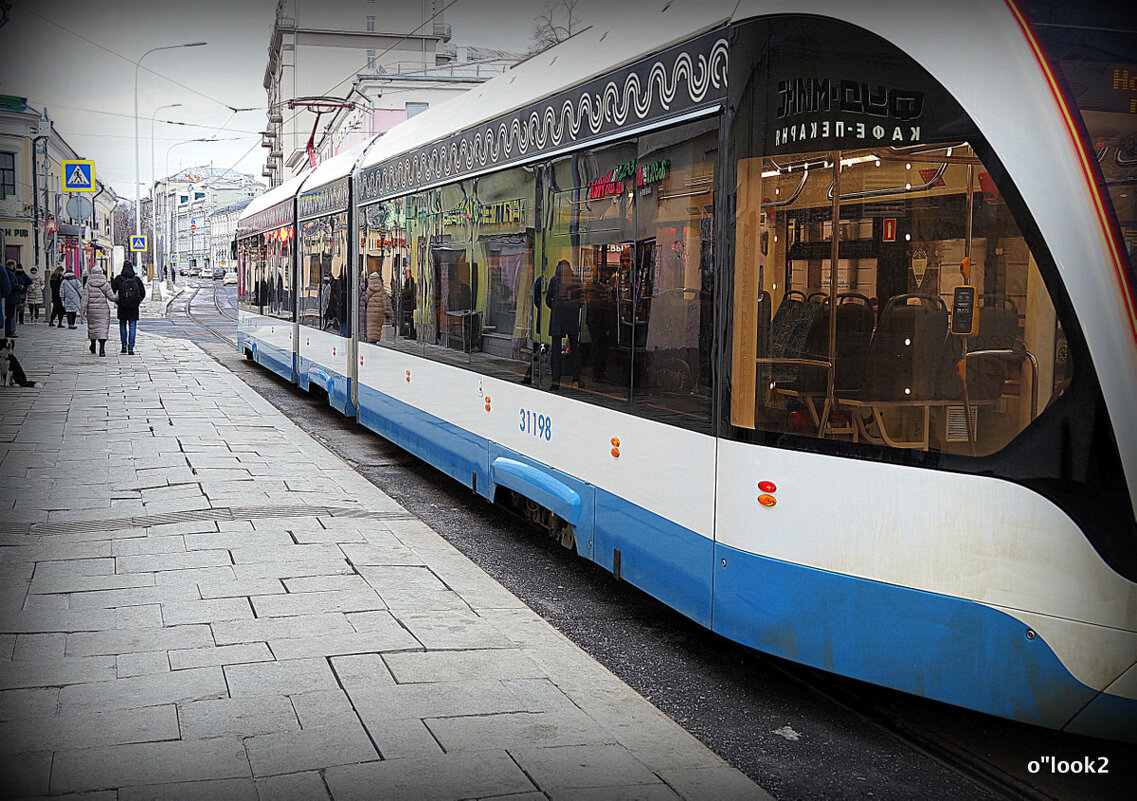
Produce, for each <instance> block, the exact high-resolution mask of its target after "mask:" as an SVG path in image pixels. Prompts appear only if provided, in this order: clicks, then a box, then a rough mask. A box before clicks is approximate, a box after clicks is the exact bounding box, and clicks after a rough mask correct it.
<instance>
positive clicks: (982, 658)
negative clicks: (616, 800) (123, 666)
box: [359, 385, 1137, 739]
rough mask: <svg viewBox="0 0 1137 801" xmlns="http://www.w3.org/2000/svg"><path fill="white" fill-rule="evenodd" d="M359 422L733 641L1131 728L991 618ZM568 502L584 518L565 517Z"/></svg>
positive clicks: (522, 465) (1080, 724)
mask: <svg viewBox="0 0 1137 801" xmlns="http://www.w3.org/2000/svg"><path fill="white" fill-rule="evenodd" d="M359 421H360V423H362V424H363V425H364V426H366V427H367V428H370V429H371V430H373V431H375V432H377V433H379V434H381V435H382V436H384V437H385V438H387V439H389V440H391V441H392V442H394V443H395V444H397V445H399V446H401V447H403V448H405V449H406V450H408V451H410V452H411V453H414V454H415V455H416V456H418V457H420V458H422V459H424V460H425V461H427V462H429V463H431V464H433V465H434V466H435V467H437V468H439V469H441V470H442V471H443V472H445V473H447V474H449V475H450V476H452V477H453V478H455V479H457V480H459V481H460V482H462V483H463V484H465V485H466V486H473V485H476V488H477V491H478V492H479V493H480V494H482V495H484V496H486V497H487V498H491V499H492V498H493V493H494V487H495V486H496V485H495V483H494V479H493V476H494V474H495V470H494V465H495V464H496V465H497V468H498V469H497V473H498V477H499V479H500V483H501V484H502V485H504V486H510V487H511V488H513V489H516V490H518V491H519V492H522V494H526V490H527V488H529V489H533V492H530V493H528V494H529V495H532V494H534V492H535V493H536V494H538V495H542V497H535V498H533V500H536V501H538V502H542V501H543V500H547V499H548V498H552V499H554V501H555V502H556V503H561V504H563V505H564V507H565V510H568V511H566V512H565V513H564V514H562V516H566V515H568V514H576V516H577V523H576V539H577V550H578V552H580V554H581V555H582V556H586V557H589V558H591V559H593V560H594V561H596V562H597V563H598V564H600V565H602V566H603V567H605V568H607V569H608V570H610V571H611V570H614V569H616V568H617V566H616V564H615V553H616V551H619V553H620V563H619V567H618V569H619V571H620V577H621V578H622V579H623V580H625V581H627V582H629V583H630V584H633V585H635V586H637V587H639V588H640V589H642V590H643V591H645V592H647V593H648V594H649V595H652V596H654V597H656V598H658V599H659V600H661V601H663V602H664V603H666V604H668V605H669V606H671V607H672V608H674V609H676V610H677V611H679V612H682V613H683V614H684V615H686V616H688V617H690V618H691V619H693V620H695V621H697V622H699V623H701V624H702V625H704V626H707V627H708V628H711V629H712V630H714V631H715V632H717V633H718V634H721V635H722V636H724V637H727V638H729V639H731V640H734V641H736V642H739V643H742V644H743V645H747V646H750V647H752V648H755V649H757V650H760V651H764V652H766V653H769V654H773V655H775V656H779V657H783V658H785V659H789V660H791V661H794V662H799V663H802V664H806V665H810V666H813V667H817V668H821V669H823V670H827V671H831V672H834V673H838V674H840V675H843V676H848V677H850V678H854V679H860V680H863V681H867V682H871V683H873V684H879V685H882V686H886V687H892V688H894V689H897V690H902V691H904V692H909V693H913V694H915V695H920V696H924V697H927V698H932V699H936V700H939V701H944V702H947V703H950V704H956V705H958V706H964V707H968V708H971V709H975V710H979V711H982V712H987V713H989V714H993V715H998V716H1001V717H1006V718H1012V719H1015V720H1020V721H1023V722H1027V723H1034V724H1037V725H1041V726H1047V727H1049V728H1054V729H1060V728H1062V727H1063V726H1066V725H1067V724H1068V723H1069V724H1071V725H1070V727H1069V728H1070V729H1071V730H1073V731H1079V732H1081V733H1086V734H1097V735H1098V736H1110V733H1109V732H1110V729H1111V728H1113V729H1118V728H1120V727H1122V726H1124V721H1125V720H1134V719H1137V717H1135V716H1137V702H1133V701H1130V700H1128V699H1124V698H1119V697H1116V696H1108V695H1107V694H1105V693H1099V692H1098V691H1097V690H1094V689H1091V688H1089V687H1087V686H1085V685H1084V684H1082V683H1081V682H1079V681H1078V680H1077V679H1075V678H1074V677H1073V676H1072V675H1071V674H1070V672H1069V671H1068V670H1066V668H1065V667H1064V666H1063V665H1062V663H1061V661H1060V660H1059V659H1058V657H1057V656H1056V655H1055V654H1054V652H1053V650H1052V649H1051V648H1050V647H1049V646H1048V645H1047V644H1046V642H1045V641H1043V639H1042V638H1041V637H1038V636H1035V637H1033V638H1028V637H1027V635H1026V632H1027V626H1026V625H1025V624H1023V623H1022V622H1021V621H1019V620H1016V619H1015V618H1013V617H1011V616H1010V615H1007V614H1005V613H1003V612H1000V611H998V610H996V609H992V608H990V607H987V606H984V605H982V604H977V603H973V602H971V601H966V600H962V599H959V598H953V597H950V596H944V595H937V594H934V593H928V592H923V591H920V590H913V589H908V588H904V587H898V586H895V585H892V584H885V583H881V582H876V581H870V580H867V579H859V578H855V577H851V576H846V575H841V574H838V573H831V572H828V571H824V570H818V569H815V568H810V567H804V566H802V565H796V564H792V563H788V562H783V561H779V560H776V559H770V558H768V557H763V556H758V555H756V554H752V553H747V552H745V551H740V550H737V549H734V548H730V547H727V546H724V545H720V544H716V543H714V542H712V541H711V540H709V539H707V538H706V537H702V536H700V535H698V534H696V533H695V532H693V531H690V530H688V529H685V528H683V527H681V526H677V525H676V524H674V523H672V522H670V521H667V520H664V519H663V518H660V517H659V516H657V515H655V514H653V513H652V512H649V511H647V510H645V509H642V508H640V507H638V506H636V505H634V504H632V503H629V502H628V501H625V500H623V499H621V498H619V497H618V496H616V495H613V494H611V493H608V492H606V491H604V490H600V489H597V488H594V487H592V486H591V485H587V484H584V483H583V482H581V481H579V480H578V479H575V478H572V477H571V476H566V475H564V474H561V473H559V472H558V471H556V470H553V469H552V468H550V467H548V466H545V465H541V464H540V463H538V462H534V461H532V460H530V459H528V458H527V457H525V456H522V455H519V454H516V453H513V452H512V451H508V450H506V449H504V448H502V447H500V446H499V445H496V444H494V443H491V442H488V441H486V440H484V439H482V438H480V437H476V436H474V435H473V434H470V433H469V432H467V431H465V430H463V429H460V428H458V427H457V426H454V425H453V424H451V423H448V422H446V421H444V420H442V419H440V418H437V417H434V416H432V415H429V414H426V413H425V412H422V411H420V410H418V409H416V408H414V407H412V406H409V405H407V404H405V403H403V402H401V401H398V400H395V399H393V398H391V397H389V396H387V395H384V394H382V393H380V392H378V391H376V390H374V389H371V388H370V387H365V386H362V385H361V386H360V387H359ZM538 473H543V475H538ZM574 495H575V496H576V498H577V499H579V500H581V501H582V502H583V504H584V507H585V510H584V511H583V512H574V511H572V510H573V509H575V503H576V502H575V501H574V500H573V496H574ZM545 496H547V498H546V497H545ZM544 505H546V506H547V504H544ZM588 506H593V507H594V508H593V509H591V510H589V509H587V507H588ZM548 508H552V507H548ZM558 513H560V512H558ZM566 519H569V518H568V517H567V516H566ZM724 562H725V564H724ZM712 581H713V587H712ZM1083 709H1084V710H1085V712H1084V713H1083V714H1082V715H1079V714H1078V713H1079V711H1080V710H1083ZM1113 736H1115V737H1119V738H1122V739H1133V737H1134V734H1133V733H1130V734H1129V736H1128V737H1125V736H1124V732H1121V733H1114V734H1113Z"/></svg>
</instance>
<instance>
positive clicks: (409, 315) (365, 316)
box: [357, 198, 416, 345]
mask: <svg viewBox="0 0 1137 801" xmlns="http://www.w3.org/2000/svg"><path fill="white" fill-rule="evenodd" d="M359 218H360V230H359V241H360V252H359V260H360V268H359V271H358V276H359V287H360V289H359V292H358V295H357V297H358V305H359V326H360V332H359V338H360V340H361V341H364V342H372V343H382V344H385V345H395V344H396V343H397V342H398V340H413V339H414V338H415V334H414V325H413V321H414V309H415V306H416V303H415V282H414V280H413V279H412V277H411V274H410V263H409V256H408V248H407V220H406V202H405V200H404V199H403V198H399V199H397V200H386V201H383V202H381V203H374V204H372V205H370V206H365V207H364V208H362V209H360V213H359Z"/></svg>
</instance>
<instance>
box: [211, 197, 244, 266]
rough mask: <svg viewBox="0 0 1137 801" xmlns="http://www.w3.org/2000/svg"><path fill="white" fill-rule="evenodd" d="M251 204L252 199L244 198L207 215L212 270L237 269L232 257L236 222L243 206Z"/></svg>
mask: <svg viewBox="0 0 1137 801" xmlns="http://www.w3.org/2000/svg"><path fill="white" fill-rule="evenodd" d="M252 202H253V201H252V198H245V199H244V200H240V201H238V202H236V203H230V204H229V205H228V206H223V207H222V208H219V209H217V210H216V211H215V212H213V213H212V214H210V215H209V218H208V220H209V248H210V256H211V260H212V264H213V267H214V269H217V268H221V269H223V270H235V269H236V268H237V265H236V264H235V263H234V262H233V257H232V245H233V238H234V237H235V236H236V235H237V220H238V219H239V218H240V216H241V212H242V211H244V210H245V206H247V205H249V204H250V203H252Z"/></svg>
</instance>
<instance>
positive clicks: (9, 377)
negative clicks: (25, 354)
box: [0, 339, 36, 387]
mask: <svg viewBox="0 0 1137 801" xmlns="http://www.w3.org/2000/svg"><path fill="white" fill-rule="evenodd" d="M15 350H16V346H15V343H14V342H12V340H10V339H0V387H8V386H12V385H14V384H18V385H20V386H21V387H34V386H35V385H36V382H35V381H29V380H28V376H27V374H25V373H24V368H23V365H21V364H20V360H19V359H17V358H16V353H15Z"/></svg>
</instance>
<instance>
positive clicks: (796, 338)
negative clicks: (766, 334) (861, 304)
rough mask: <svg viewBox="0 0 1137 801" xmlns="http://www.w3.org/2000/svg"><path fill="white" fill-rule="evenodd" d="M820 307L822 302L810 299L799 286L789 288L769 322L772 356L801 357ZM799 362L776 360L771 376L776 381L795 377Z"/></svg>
mask: <svg viewBox="0 0 1137 801" xmlns="http://www.w3.org/2000/svg"><path fill="white" fill-rule="evenodd" d="M818 309H820V304H819V303H810V302H809V300H808V299H807V298H806V296H805V293H804V292H801V291H799V290H797V289H791V290H789V291H788V292H786V294H785V296H784V297H783V298H782V302H781V304H779V306H778V311H777V312H775V313H774V319H773V321H771V323H770V356H771V357H772V358H774V359H798V358H801V355H802V351H803V350H804V348H805V340H806V337H807V336H808V335H809V329H810V327H811V326H812V325H813V319H814V317H815V316H816V315H817V312H818ZM797 375H798V365H794V364H775V365H774V367H773V370H772V371H771V375H770V380H771V381H773V382H775V383H777V384H781V383H786V382H791V381H794V380H795V379H796V378H797Z"/></svg>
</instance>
